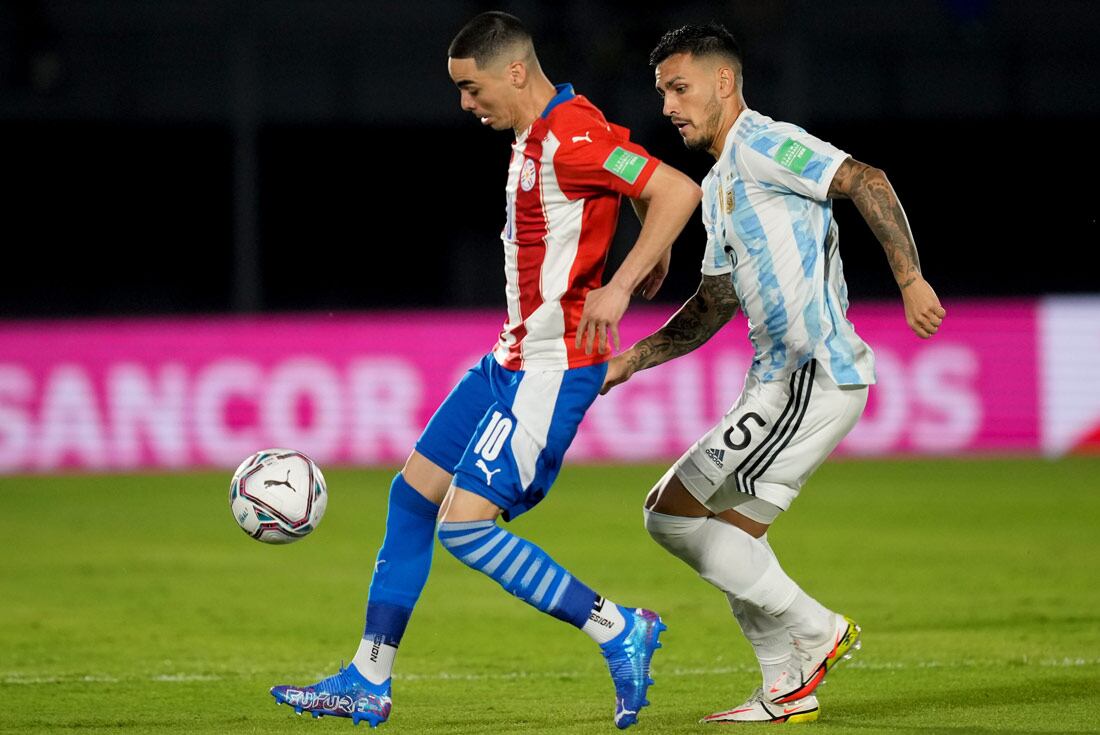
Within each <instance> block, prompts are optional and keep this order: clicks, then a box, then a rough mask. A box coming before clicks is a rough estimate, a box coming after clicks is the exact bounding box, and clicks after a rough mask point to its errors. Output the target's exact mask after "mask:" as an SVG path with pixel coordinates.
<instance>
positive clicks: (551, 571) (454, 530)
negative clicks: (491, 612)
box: [439, 521, 621, 642]
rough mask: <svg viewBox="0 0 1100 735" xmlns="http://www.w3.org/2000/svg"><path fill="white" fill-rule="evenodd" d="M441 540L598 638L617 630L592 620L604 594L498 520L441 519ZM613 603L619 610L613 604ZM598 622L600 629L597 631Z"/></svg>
mask: <svg viewBox="0 0 1100 735" xmlns="http://www.w3.org/2000/svg"><path fill="white" fill-rule="evenodd" d="M439 540H440V541H441V542H442V543H443V546H444V547H445V548H446V549H447V550H448V551H450V552H451V553H452V554H454V555H455V556H456V557H458V559H459V561H461V562H462V563H463V564H465V565H466V566H468V567H471V568H473V569H476V570H478V571H479V572H482V573H484V574H486V575H488V576H490V577H492V578H493V579H495V580H496V581H497V583H499V584H500V586H501V587H503V588H504V589H505V590H507V591H508V592H511V593H512V594H513V595H515V596H516V597H519V598H520V599H522V600H523V601H524V602H526V603H527V604H529V605H531V606H532V607H535V608H537V609H539V610H541V611H542V612H544V613H548V614H550V615H553V616H554V617H555V618H558V619H559V620H564V621H565V622H567V623H570V624H571V625H574V626H576V627H577V628H580V629H582V630H584V631H585V632H586V633H588V634H589V635H590V636H592V637H593V639H595V640H597V642H603V641H602V640H600V639H601V638H603V637H605V636H606V635H607V634H609V633H611V634H613V633H616V632H617V631H615V630H613V629H611V630H609V629H608V627H607V625H606V622H605V624H604V625H599V626H593V624H592V623H590V622H589V616H590V615H591V614H593V611H594V610H598V609H599V607H601V606H603V602H604V601H603V599H602V598H600V597H599V596H598V595H597V594H596V593H595V592H593V591H592V590H591V589H590V588H589V587H588V586H587V585H585V584H584V583H583V582H581V581H580V580H578V579H577V578H576V577H574V576H573V575H572V574H570V573H569V572H568V571H566V569H565V568H564V567H562V566H561V565H560V564H558V563H557V562H556V561H554V560H553V559H551V558H550V555H549V554H547V553H546V552H545V551H543V550H542V549H540V548H539V547H538V546H536V545H535V544H533V543H531V542H530V541H528V540H526V539H523V538H520V537H519V536H516V535H515V534H513V533H510V532H508V531H506V530H504V529H503V528H500V527H499V526H497V524H496V522H495V521H468V522H461V523H453V522H446V523H440V524H439ZM612 607H615V608H616V612H618V608H617V606H614V604H613V603H612ZM619 619H620V620H621V618H619ZM620 626H621V623H620ZM593 627H596V628H599V629H600V630H598V631H595V632H594V631H593V630H592V628H593Z"/></svg>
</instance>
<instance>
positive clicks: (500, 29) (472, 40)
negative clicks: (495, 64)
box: [447, 10, 531, 69]
mask: <svg viewBox="0 0 1100 735" xmlns="http://www.w3.org/2000/svg"><path fill="white" fill-rule="evenodd" d="M517 44H525V45H530V44H531V34H530V33H529V32H528V31H527V28H526V27H525V26H524V25H523V22H522V21H521V20H520V19H519V18H517V17H516V16H514V15H509V14H508V13H502V12H501V11H499V10H491V11H489V12H487V13H482V14H481V15H478V16H475V17H474V18H473V20H471V21H470V22H469V23H467V24H466V25H465V26H463V28H462V30H461V31H459V32H458V35H457V36H455V37H454V40H453V41H451V45H450V47H449V48H448V49H447V56H449V57H451V58H452V59H470V58H472V59H473V60H474V62H475V63H476V64H477V66H478V68H479V69H484V68H485V67H486V66H487V65H488V64H489V63H490V62H492V61H494V60H495V59H496V58H497V57H498V56H499V55H500V54H502V53H503V52H505V51H506V50H508V49H509V48H511V47H513V46H516V45H517Z"/></svg>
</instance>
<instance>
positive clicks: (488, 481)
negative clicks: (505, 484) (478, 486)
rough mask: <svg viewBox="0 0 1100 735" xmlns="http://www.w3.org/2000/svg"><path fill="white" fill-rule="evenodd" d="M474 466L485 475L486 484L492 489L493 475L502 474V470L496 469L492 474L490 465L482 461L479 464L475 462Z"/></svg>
mask: <svg viewBox="0 0 1100 735" xmlns="http://www.w3.org/2000/svg"><path fill="white" fill-rule="evenodd" d="M474 466H475V467H477V468H478V469H479V470H481V471H482V472H484V473H485V484H486V485H488V486H489V487H492V486H493V475H495V474H496V473H498V472H500V470H499V469H496V470H493V471H492V472H490V471H489V467H488V465H486V464H485V461H484V460H480V459H479V460H478V461H477V462H474Z"/></svg>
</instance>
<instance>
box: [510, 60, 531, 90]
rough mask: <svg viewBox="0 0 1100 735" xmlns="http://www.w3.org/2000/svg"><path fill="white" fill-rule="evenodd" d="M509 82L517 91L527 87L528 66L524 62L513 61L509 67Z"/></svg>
mask: <svg viewBox="0 0 1100 735" xmlns="http://www.w3.org/2000/svg"><path fill="white" fill-rule="evenodd" d="M508 81H509V82H511V83H512V86H513V87H515V88H516V89H522V88H523V87H525V86H527V65H526V64H524V63H523V62H522V61H513V62H512V63H511V64H509V65H508Z"/></svg>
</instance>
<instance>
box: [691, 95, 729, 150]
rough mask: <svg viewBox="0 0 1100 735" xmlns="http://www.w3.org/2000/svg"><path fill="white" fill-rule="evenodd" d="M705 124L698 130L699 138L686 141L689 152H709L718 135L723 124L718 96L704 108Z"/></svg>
mask: <svg viewBox="0 0 1100 735" xmlns="http://www.w3.org/2000/svg"><path fill="white" fill-rule="evenodd" d="M703 115H704V116H705V117H704V119H703V124H702V125H701V126H698V127H697V128H696V129H697V130H698V131H699V137H698V138H693V139H691V140H685V141H684V145H686V146H687V148H688V150H689V151H708V150H710V148H711V145H712V144H713V143H714V138H715V136H717V135H718V128H719V126H720V125H721V123H722V103H720V102H719V101H718V95H714V96H712V97H711V98H710V100H709V101H708V102H707V104H706V106H705V107H704V108H703Z"/></svg>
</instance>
